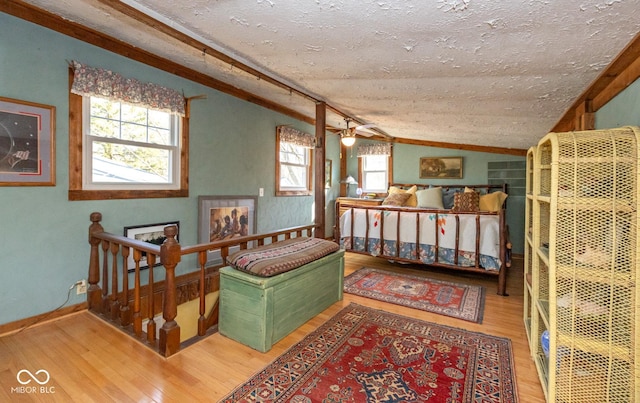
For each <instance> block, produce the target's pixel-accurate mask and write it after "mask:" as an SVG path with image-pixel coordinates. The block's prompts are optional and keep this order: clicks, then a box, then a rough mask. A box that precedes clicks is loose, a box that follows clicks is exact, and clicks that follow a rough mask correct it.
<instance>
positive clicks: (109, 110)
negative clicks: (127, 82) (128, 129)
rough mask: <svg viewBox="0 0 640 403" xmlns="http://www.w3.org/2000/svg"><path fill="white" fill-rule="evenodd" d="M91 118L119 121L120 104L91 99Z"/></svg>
mask: <svg viewBox="0 0 640 403" xmlns="http://www.w3.org/2000/svg"><path fill="white" fill-rule="evenodd" d="M90 113H91V116H98V117H102V118H108V119H118V120H120V102H111V101H109V100H106V99H102V98H96V97H91V111H90Z"/></svg>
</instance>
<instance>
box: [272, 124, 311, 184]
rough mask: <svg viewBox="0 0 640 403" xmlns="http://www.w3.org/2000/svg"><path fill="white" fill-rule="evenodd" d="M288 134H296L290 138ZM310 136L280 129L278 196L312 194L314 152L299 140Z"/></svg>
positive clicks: (277, 172) (277, 139)
mask: <svg viewBox="0 0 640 403" xmlns="http://www.w3.org/2000/svg"><path fill="white" fill-rule="evenodd" d="M287 132H294V134H293V136H290V135H289V134H290V133H287ZM308 136H309V135H306V134H304V133H301V132H297V131H295V130H294V129H290V128H287V127H278V129H277V135H276V147H277V152H276V158H277V161H276V178H277V179H276V180H277V183H276V196H303V195H304V196H306V195H311V194H312V192H311V186H312V179H313V171H312V163H311V161H312V151H311V148H309V146H308V145H304V144H305V143H304V141H298V139H300V138H301V139H305V138H307V137H308ZM287 140H289V141H287Z"/></svg>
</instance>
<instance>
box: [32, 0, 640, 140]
mask: <svg viewBox="0 0 640 403" xmlns="http://www.w3.org/2000/svg"><path fill="white" fill-rule="evenodd" d="M27 2H28V3H31V4H34V5H36V6H38V7H40V8H43V9H46V10H49V11H51V12H53V13H55V14H58V15H61V16H64V17H65V18H67V19H69V20H72V21H74V22H78V23H81V24H83V25H86V26H88V27H90V28H92V29H94V30H97V31H100V32H104V33H106V34H108V35H110V36H113V37H115V38H118V39H121V40H123V41H125V42H128V43H131V44H134V45H135V46H137V47H139V48H142V49H145V50H148V51H151V52H153V53H155V54H158V55H160V56H162V57H165V58H167V59H170V60H173V61H176V62H178V63H180V64H182V65H185V66H187V67H189V68H192V69H194V70H197V71H201V72H203V73H206V74H207V75H210V76H212V77H215V78H218V79H220V80H223V81H225V82H227V83H229V84H231V85H233V86H235V87H237V88H241V89H244V90H247V91H249V92H251V93H254V94H256V95H258V96H261V97H262V98H266V99H270V100H273V101H275V102H277V103H279V104H282V105H284V106H285V107H287V108H290V109H292V110H295V111H298V112H300V113H302V114H304V115H306V116H309V117H311V118H313V117H314V116H315V102H314V100H321V101H325V102H326V103H327V104H328V105H329V106H330V107H331V109H330V111H329V113H328V115H327V122H328V123H329V124H331V125H334V126H337V127H345V122H344V121H343V120H342V117H341V116H340V114H339V113H334V112H335V111H333V110H332V109H333V108H335V110H337V111H340V112H343V113H345V114H347V115H349V116H353V117H355V118H356V119H357V120H359V121H360V122H362V123H365V122H366V123H375V124H377V125H378V126H379V128H380V129H381V130H383V131H384V132H385V133H387V134H389V135H391V136H393V137H400V138H406V139H416V140H427V141H440V142H450V143H460V144H472V145H480V146H491V147H507V148H520V149H526V148H528V147H529V146H531V145H533V144H535V143H537V141H538V139H539V138H540V137H542V136H543V135H544V134H545V133H547V132H548V131H549V130H551V129H552V127H553V126H554V125H555V124H556V123H557V121H558V120H559V119H560V118H561V117H562V115H563V114H564V112H565V111H566V110H567V108H569V107H570V106H571V104H572V102H573V101H574V100H575V99H576V98H577V97H578V96H579V95H580V94H581V93H582V92H583V91H584V90H585V89H586V88H587V87H588V86H589V85H590V84H591V83H592V82H593V80H595V78H596V77H597V76H598V75H599V73H600V72H601V71H602V70H603V69H604V68H605V67H606V66H607V65H608V64H609V63H610V62H611V61H612V60H613V59H614V58H615V56H617V55H618V54H619V53H620V51H621V50H622V49H623V48H624V47H625V46H626V45H627V44H628V43H629V42H630V41H631V40H632V39H633V37H634V36H635V35H636V34H637V33H638V32H640V19H638V18H637V17H635V14H636V12H637V10H639V9H640V3H639V1H638V0H634V1H628V0H579V1H576V0H482V1H481V0H415V1H407V0H377V1H355V0H343V1H339V0H333V1H326V0H315V1H311V0H305V1H301V0H253V1H248V0H218V1H215V0H191V1H175V2H173V1H172V2H168V1H165V0H137V1H133V0H125V1H122V2H116V1H110V0H58V1H46V0H28V1H27ZM114 3H120V6H122V3H124V4H126V5H128V6H130V7H133V8H135V9H137V10H138V11H140V12H142V13H144V14H146V15H147V16H150V17H152V18H153V19H156V20H158V21H159V22H161V23H163V24H165V25H166V26H168V27H170V28H172V29H173V30H176V31H178V32H180V33H182V34H187V35H188V36H190V37H192V38H194V39H195V40H196V41H197V43H202V44H205V45H207V46H208V47H211V48H213V49H216V50H219V51H221V52H223V53H225V54H227V55H229V56H232V57H233V58H235V59H237V60H238V61H239V62H241V63H243V64H246V65H248V66H251V67H253V68H255V69H256V70H258V71H261V72H262V74H265V75H266V76H270V77H272V78H275V79H277V80H278V81H280V82H282V83H285V84H287V85H289V86H291V87H292V88H294V91H293V92H291V91H288V90H286V89H283V88H281V87H278V86H276V85H273V84H271V83H269V82H268V80H261V79H257V78H256V76H255V75H251V74H247V73H245V72H243V71H241V70H240V69H238V68H234V67H233V66H231V65H229V64H228V63H226V62H221V61H219V60H217V59H216V58H214V57H211V56H209V55H208V54H207V53H206V52H203V51H202V49H200V50H199V49H196V47H195V46H194V47H191V46H187V45H185V43H184V41H179V40H177V39H175V38H172V37H168V36H166V35H164V34H161V33H159V32H158V31H156V30H155V29H154V28H152V27H151V26H150V25H149V24H148V23H146V24H145V23H142V22H141V21H140V20H143V19H142V18H140V17H139V16H137V17H135V18H131V17H128V16H126V15H124V14H122V13H121V12H120V11H117V10H116V9H113V8H112V7H111V6H112V5H113V4H114ZM117 8H118V9H121V7H117ZM127 14H129V15H134V16H135V13H130V12H129V13H127ZM298 91H299V92H301V93H304V94H307V95H308V96H309V97H305V96H300V95H299V93H298ZM187 95H188V94H187ZM194 95H195V94H194Z"/></svg>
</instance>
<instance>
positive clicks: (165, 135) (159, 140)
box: [148, 127, 171, 145]
mask: <svg viewBox="0 0 640 403" xmlns="http://www.w3.org/2000/svg"><path fill="white" fill-rule="evenodd" d="M148 141H149V143H153V144H164V145H169V144H171V131H170V130H169V129H158V128H155V127H150V128H149V138H148Z"/></svg>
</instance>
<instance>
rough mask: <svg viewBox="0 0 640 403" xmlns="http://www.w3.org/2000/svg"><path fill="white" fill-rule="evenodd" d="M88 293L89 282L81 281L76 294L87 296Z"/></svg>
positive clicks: (77, 284) (78, 283)
mask: <svg viewBox="0 0 640 403" xmlns="http://www.w3.org/2000/svg"><path fill="white" fill-rule="evenodd" d="M86 293H87V280H84V279H82V280H80V281H78V282H77V283H76V294H77V295H80V294H86Z"/></svg>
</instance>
